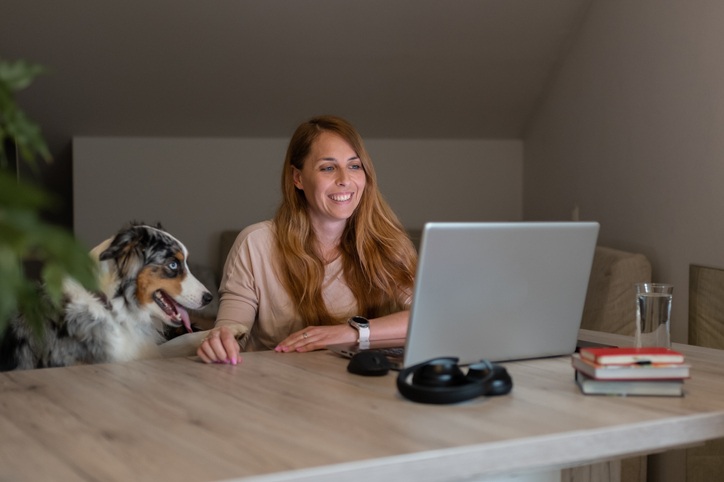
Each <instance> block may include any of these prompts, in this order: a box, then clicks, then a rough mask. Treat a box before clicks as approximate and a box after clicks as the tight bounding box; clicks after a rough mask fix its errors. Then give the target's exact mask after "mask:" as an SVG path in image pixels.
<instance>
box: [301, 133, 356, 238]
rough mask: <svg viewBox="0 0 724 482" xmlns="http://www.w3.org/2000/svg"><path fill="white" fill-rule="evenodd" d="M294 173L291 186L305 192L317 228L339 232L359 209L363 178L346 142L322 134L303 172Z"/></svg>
mask: <svg viewBox="0 0 724 482" xmlns="http://www.w3.org/2000/svg"><path fill="white" fill-rule="evenodd" d="M292 169H293V170H294V185H295V186H296V187H297V189H300V190H302V191H304V197H305V198H306V199H307V203H308V205H309V208H308V209H309V216H310V217H311V219H312V223H313V225H314V226H315V227H316V228H322V229H325V228H329V227H331V225H334V224H339V225H340V226H341V227H342V228H343V227H344V224H345V223H346V221H347V219H349V217H350V216H352V214H353V213H354V210H355V209H356V208H357V206H358V205H359V202H360V199H361V198H362V193H363V192H364V189H365V184H366V177H365V171H364V168H363V167H362V161H361V160H360V158H359V157H358V156H357V153H356V152H355V151H354V149H352V146H350V145H349V144H348V143H347V141H345V140H344V139H342V138H341V137H340V136H338V135H337V134H334V133H331V132H327V131H323V132H322V133H321V134H320V135H319V137H317V139H316V140H315V141H314V143H313V144H312V148H311V150H310V152H309V155H308V156H307V158H306V159H304V165H303V166H302V169H301V170H300V169H297V168H294V167H293V168H292Z"/></svg>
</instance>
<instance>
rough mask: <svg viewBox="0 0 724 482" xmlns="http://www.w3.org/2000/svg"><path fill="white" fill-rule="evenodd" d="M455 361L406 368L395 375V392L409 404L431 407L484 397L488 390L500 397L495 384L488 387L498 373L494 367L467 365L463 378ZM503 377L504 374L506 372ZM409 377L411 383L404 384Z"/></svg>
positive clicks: (485, 364) (485, 363) (442, 359)
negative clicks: (429, 404)
mask: <svg viewBox="0 0 724 482" xmlns="http://www.w3.org/2000/svg"><path fill="white" fill-rule="evenodd" d="M457 362H458V359H457V358H436V359H433V360H429V361H426V362H423V363H420V364H418V365H414V366H412V367H409V368H406V369H404V370H402V371H400V373H399V374H398V376H397V389H398V390H399V391H400V394H401V395H402V396H404V397H405V398H407V399H409V400H412V401H413V402H419V403H434V404H447V403H458V402H463V401H465V400H470V399H472V398H476V397H479V396H482V395H487V394H488V392H489V391H491V392H495V391H499V392H500V393H495V394H500V395H502V394H503V392H504V390H503V389H499V390H498V389H497V387H498V385H493V386H491V385H490V382H491V381H492V380H493V377H494V375H495V374H496V373H500V372H496V370H495V368H496V367H495V366H494V365H492V364H490V363H489V362H487V361H484V362H480V364H475V365H473V366H471V367H470V368H469V369H468V373H467V375H466V374H463V372H462V371H461V370H460V368H459V367H458V366H457ZM478 365H480V366H478ZM501 368H502V367H501ZM471 371H472V373H471ZM503 371H505V369H503ZM505 374H506V375H507V372H505ZM410 376H412V380H411V382H408V379H409V378H410ZM508 380H510V377H508ZM510 388H512V381H511V384H510ZM510 388H508V391H510ZM506 393H507V392H506Z"/></svg>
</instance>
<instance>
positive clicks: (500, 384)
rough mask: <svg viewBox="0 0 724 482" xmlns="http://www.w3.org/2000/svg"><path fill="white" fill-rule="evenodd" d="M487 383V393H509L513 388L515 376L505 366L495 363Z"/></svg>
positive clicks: (494, 394) (493, 394)
mask: <svg viewBox="0 0 724 482" xmlns="http://www.w3.org/2000/svg"><path fill="white" fill-rule="evenodd" d="M485 385H486V386H485V395H490V396H497V395H507V394H509V393H510V391H511V390H512V389H513V378H512V377H511V376H510V374H509V373H508V370H506V369H505V367H502V366H500V365H494V366H493V373H492V376H491V377H490V379H489V380H488V381H487V382H486V383H485Z"/></svg>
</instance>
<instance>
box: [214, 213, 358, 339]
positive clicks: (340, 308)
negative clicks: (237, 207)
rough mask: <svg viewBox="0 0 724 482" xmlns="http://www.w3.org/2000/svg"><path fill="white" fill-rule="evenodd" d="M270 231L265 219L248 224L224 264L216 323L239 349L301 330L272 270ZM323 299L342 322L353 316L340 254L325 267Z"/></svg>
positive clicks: (292, 306)
mask: <svg viewBox="0 0 724 482" xmlns="http://www.w3.org/2000/svg"><path fill="white" fill-rule="evenodd" d="M274 236H275V235H274V230H273V228H272V223H271V221H264V222H261V223H258V224H253V225H251V226H249V227H247V228H246V229H244V230H243V231H242V232H241V233H239V236H238V237H237V238H236V241H235V242H234V245H233V246H232V248H231V251H230V252H229V256H228V258H227V259H226V264H225V266H224V273H223V276H222V279H221V286H220V288H219V297H220V305H219V313H218V315H217V317H216V326H222V325H223V326H228V327H231V328H233V329H234V330H235V331H236V332H237V334H238V335H237V337H238V336H239V335H241V334H246V336H245V337H244V339H243V340H242V341H241V344H242V349H243V350H244V351H257V350H270V349H273V348H274V347H276V346H277V344H278V343H279V342H280V341H282V340H283V339H284V338H286V337H287V336H289V335H290V334H291V333H293V332H295V331H298V330H301V329H302V328H304V325H303V323H302V321H301V320H300V319H299V316H298V314H297V310H296V306H295V304H294V303H293V302H292V300H291V299H290V297H289V295H288V294H287V292H286V290H285V289H284V287H283V285H282V284H281V281H280V280H279V278H278V277H277V274H276V271H275V269H274V264H273V263H274V261H273V260H274V256H273V250H274V244H275V239H274ZM322 293H323V297H324V301H325V303H326V305H327V309H329V311H330V314H331V315H332V316H334V317H335V318H337V319H340V320H346V319H347V318H349V317H351V316H354V315H357V314H359V313H357V302H356V300H355V298H354V295H353V294H352V292H351V291H350V289H349V288H348V287H347V284H346V283H345V280H344V276H343V273H342V262H341V258H337V260H335V261H333V262H331V263H330V264H328V265H327V267H326V272H325V279H324V286H323V292H322Z"/></svg>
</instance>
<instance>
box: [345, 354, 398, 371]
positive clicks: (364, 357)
mask: <svg viewBox="0 0 724 482" xmlns="http://www.w3.org/2000/svg"><path fill="white" fill-rule="evenodd" d="M347 371H348V372H350V373H354V374H356V375H365V376H368V377H380V376H382V375H387V372H389V371H390V361H389V360H388V359H387V357H385V355H383V354H382V353H380V352H376V351H361V352H359V353H357V354H355V355H354V356H353V357H352V359H351V360H350V361H349V364H348V365H347Z"/></svg>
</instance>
